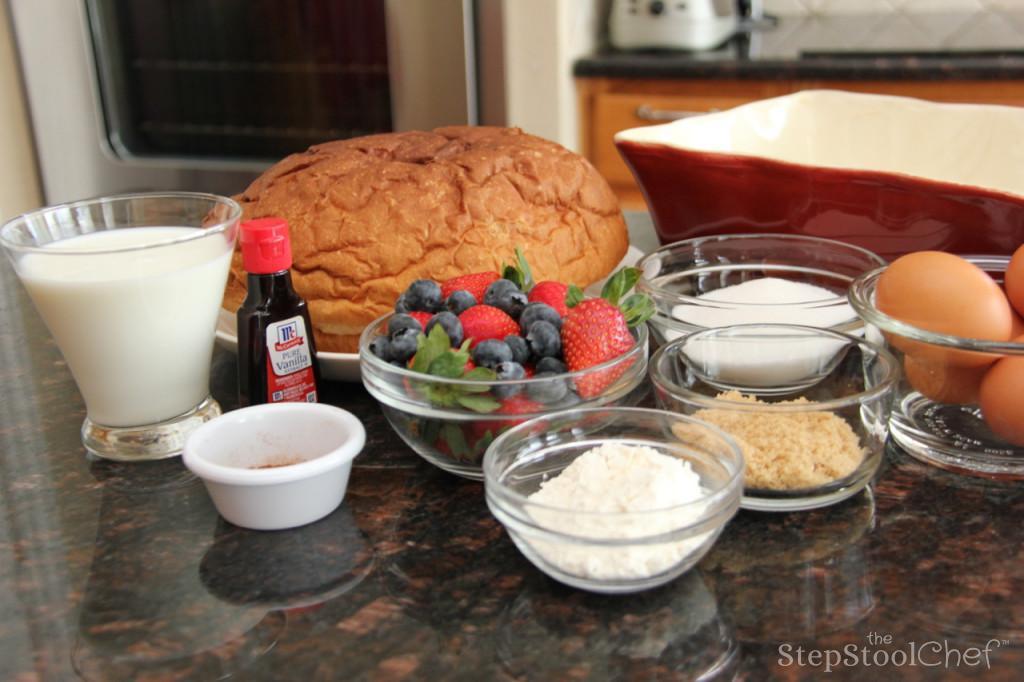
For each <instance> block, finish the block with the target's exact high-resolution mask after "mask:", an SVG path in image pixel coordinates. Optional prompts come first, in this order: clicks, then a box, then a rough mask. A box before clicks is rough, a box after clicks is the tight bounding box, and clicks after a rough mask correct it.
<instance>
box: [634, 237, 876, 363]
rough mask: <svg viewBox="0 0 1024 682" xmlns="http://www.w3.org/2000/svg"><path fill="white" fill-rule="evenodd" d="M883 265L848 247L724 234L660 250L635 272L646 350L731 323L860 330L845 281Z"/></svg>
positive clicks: (826, 242)
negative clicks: (648, 341) (645, 310)
mask: <svg viewBox="0 0 1024 682" xmlns="http://www.w3.org/2000/svg"><path fill="white" fill-rule="evenodd" d="M883 265H885V260H883V259H882V258H881V257H880V256H878V255H876V254H874V253H872V252H870V251H867V250H866V249H862V248H860V247H858V246H853V245H852V244H847V243H844V242H841V241H836V240H832V239H822V238H819V237H806V236H802V235H791V234H730V235H721V236H717V237H700V238H697V239H688V240H686V241H681V242H676V243H674V244H669V245H667V246H663V247H662V248H660V249H658V250H656V251H652V252H651V253H649V254H648V255H647V256H645V257H644V258H643V259H642V260H640V262H639V263H637V267H638V268H640V271H641V273H642V277H641V279H640V281H639V283H638V284H637V291H639V292H641V293H646V294H648V295H650V297H651V298H652V299H653V300H654V303H655V306H656V308H657V312H656V313H655V315H654V317H652V318H651V320H650V321H649V322H648V325H649V327H650V329H651V337H652V340H653V342H654V346H655V347H657V346H660V345H662V344H664V343H668V342H669V341H672V340H674V339H677V338H679V337H681V336H685V335H686V334H689V333H691V332H694V331H698V330H701V329H708V328H718V327H727V326H731V325H736V324H760V323H775V324H799V325H807V326H811V327H819V328H823V329H833V330H835V331H839V332H845V333H861V331H862V329H863V322H862V321H861V320H860V318H859V317H858V316H857V313H856V311H854V310H853V308H852V307H851V306H850V304H849V302H848V301H847V297H846V293H847V290H848V289H849V287H850V284H851V283H852V282H853V280H854V279H856V278H857V277H858V276H860V275H861V274H863V273H865V272H868V271H869V270H874V269H875V268H877V267H880V266H883Z"/></svg>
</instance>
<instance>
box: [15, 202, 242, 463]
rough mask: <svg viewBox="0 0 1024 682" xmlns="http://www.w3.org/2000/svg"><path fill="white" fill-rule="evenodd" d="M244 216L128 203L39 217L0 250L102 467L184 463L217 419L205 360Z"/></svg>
mask: <svg viewBox="0 0 1024 682" xmlns="http://www.w3.org/2000/svg"><path fill="white" fill-rule="evenodd" d="M240 217H241V208H240V207H239V206H238V204H237V203H235V202H234V201H232V200H231V199H228V198H225V197H219V196H214V195H211V194H199V193H185V192H173V193H161V194H130V195H123V196H115V197H106V198H100V199H90V200H87V201H80V202H76V203H72V204H64V205H60V206H52V207H49V208H43V209H40V210H38V211H34V212H32V213H28V214H25V215H22V216H19V217H17V218H15V219H13V220H11V221H10V222H9V223H7V224H6V225H4V226H3V228H2V229H0V244H2V245H3V248H4V251H5V252H6V253H7V256H8V257H9V258H10V259H11V262H12V263H13V264H14V269H15V271H16V272H17V273H18V276H19V277H20V278H21V281H22V283H23V284H24V285H25V289H26V290H27V291H28V294H29V296H30V297H31V298H32V301H33V303H34V304H35V306H36V309H37V310H38V311H39V314H40V316H41V317H42V318H43V321H44V322H45V323H46V325H47V327H48V328H49V329H50V332H51V333H52V334H53V337H54V339H55V340H56V342H57V345H58V346H59V347H60V350H61V352H62V353H63V354H64V358H65V359H66V360H67V363H68V367H69V369H70V370H71V373H72V375H73V376H74V378H75V382H76V383H77V384H78V389H79V391H81V393H82V397H83V399H84V400H85V406H86V413H87V416H86V419H85V423H84V424H83V425H82V442H83V443H84V445H85V447H86V449H87V450H88V451H89V452H91V453H93V454H95V455H98V456H100V457H105V458H108V459H117V460H149V459H160V458H163V457H170V456H172V455H177V454H180V453H181V449H182V446H183V445H184V441H185V438H186V436H187V435H188V434H189V433H190V432H191V431H192V430H193V429H195V428H196V427H198V426H199V425H200V424H202V423H203V422H206V421H208V420H210V419H212V418H213V417H215V416H217V415H218V414H220V411H221V410H220V406H219V405H218V404H217V402H216V401H215V400H214V399H213V398H212V397H211V396H210V387H209V378H210V359H211V356H212V353H213V342H214V330H215V327H216V325H217V314H218V311H219V309H220V305H221V298H222V296H223V294H224V286H225V284H226V282H227V275H228V266H229V264H230V262H231V254H232V252H233V250H234V244H235V237H236V234H237V231H238V222H239V218H240Z"/></svg>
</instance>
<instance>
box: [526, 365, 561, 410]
mask: <svg viewBox="0 0 1024 682" xmlns="http://www.w3.org/2000/svg"><path fill="white" fill-rule="evenodd" d="M533 378H534V379H535V380H540V381H533V382H531V383H530V384H529V385H528V386H527V387H526V394H527V395H529V396H530V400H536V401H537V402H538V403H544V404H545V405H547V404H550V403H557V402H558V401H559V400H561V399H563V398H564V397H565V396H566V394H567V393H568V392H569V387H568V386H567V385H566V383H565V379H561V378H558V377H557V375H556V374H555V373H554V372H537V373H536V374H534V375H533Z"/></svg>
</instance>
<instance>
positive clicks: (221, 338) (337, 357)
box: [217, 246, 644, 381]
mask: <svg viewBox="0 0 1024 682" xmlns="http://www.w3.org/2000/svg"><path fill="white" fill-rule="evenodd" d="M643 255H644V254H643V252H642V251H641V250H640V249H638V248H636V247H635V246H630V247H629V249H628V250H627V251H626V256H625V257H624V258H623V259H622V262H620V263H619V265H618V267H616V268H615V269H616V270H618V269H619V268H621V267H624V266H627V265H633V264H634V263H636V262H637V261H638V260H640V258H642V257H643ZM603 283H604V280H602V281H601V282H595V283H594V284H592V285H590V286H589V287H587V290H588V291H591V290H593V288H594V287H597V291H598V292H600V291H601V285H602V284H603ZM217 345H219V346H220V347H221V348H226V349H228V350H230V351H232V352H238V336H237V332H236V329H235V314H234V313H232V312H229V311H227V310H224V309H223V308H221V311H220V317H218V318H217ZM316 357H317V359H319V360H320V373H321V374H322V375H323V378H324V379H330V380H332V381H359V353H327V352H325V351H321V352H318V353H317V354H316Z"/></svg>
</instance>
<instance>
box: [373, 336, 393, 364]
mask: <svg viewBox="0 0 1024 682" xmlns="http://www.w3.org/2000/svg"><path fill="white" fill-rule="evenodd" d="M370 352H371V353H373V354H374V355H376V356H377V357H378V358H380V359H381V360H384V361H385V362H387V361H389V360H391V342H390V341H389V340H388V337H386V336H383V335H381V336H378V337H377V338H375V339H374V340H373V341H371V342H370Z"/></svg>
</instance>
